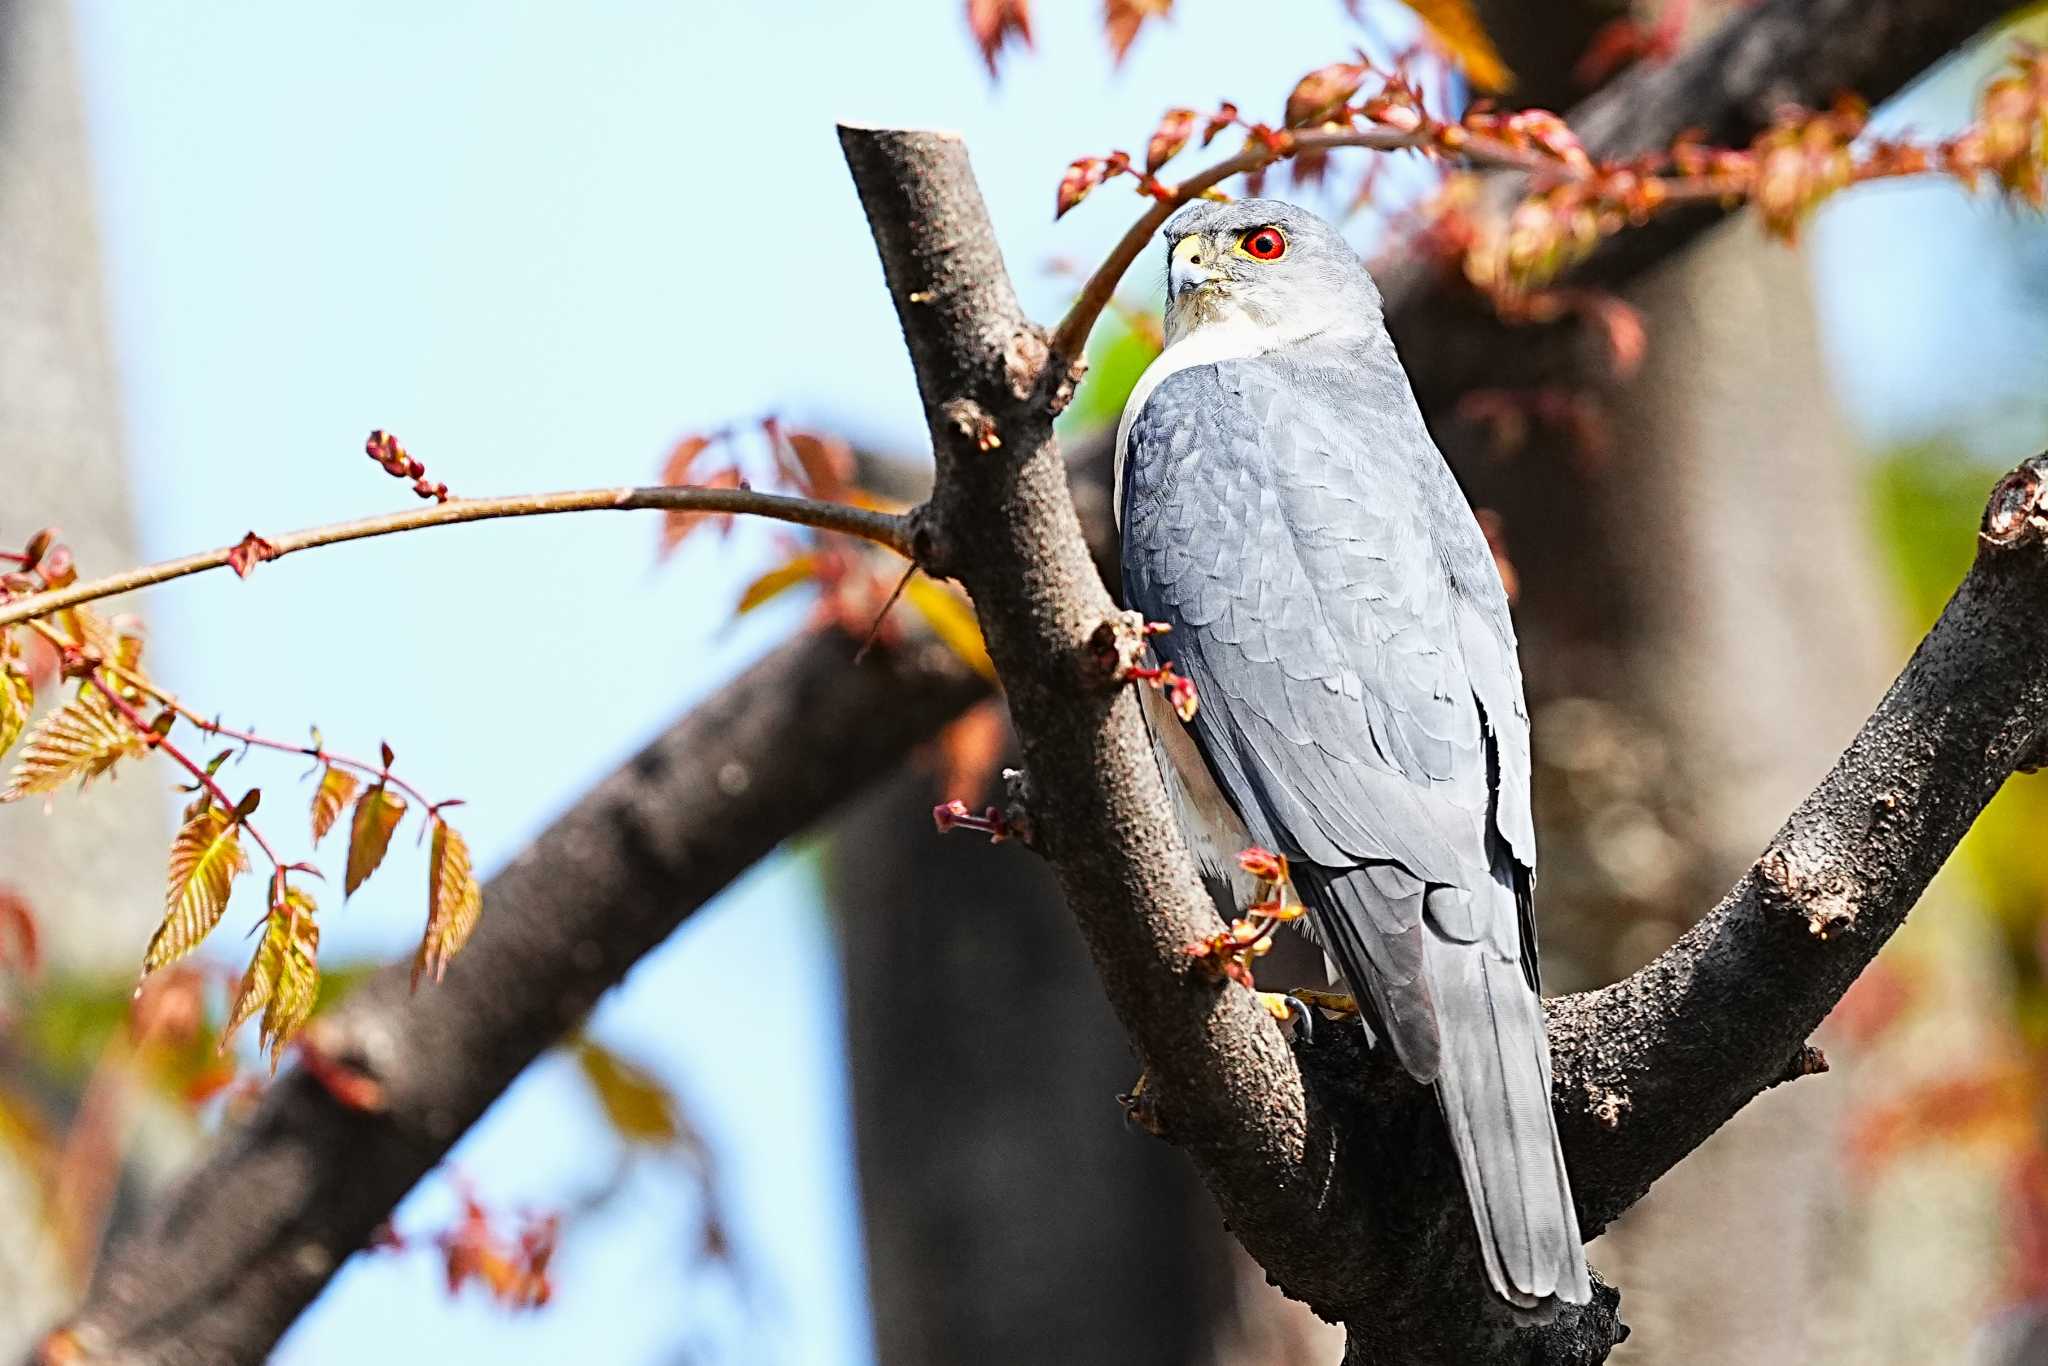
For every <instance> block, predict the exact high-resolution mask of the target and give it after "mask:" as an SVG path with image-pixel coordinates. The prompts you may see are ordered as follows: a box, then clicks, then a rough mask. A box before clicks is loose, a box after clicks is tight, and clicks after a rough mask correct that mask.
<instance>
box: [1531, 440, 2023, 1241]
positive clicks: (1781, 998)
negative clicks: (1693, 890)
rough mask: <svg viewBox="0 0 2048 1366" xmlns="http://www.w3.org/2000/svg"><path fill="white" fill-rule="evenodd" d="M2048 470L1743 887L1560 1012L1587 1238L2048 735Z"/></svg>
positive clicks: (1758, 1062) (1798, 1063)
mask: <svg viewBox="0 0 2048 1366" xmlns="http://www.w3.org/2000/svg"><path fill="white" fill-rule="evenodd" d="M2043 602H2048V456H2036V457H2034V458H2033V459H2032V460H2029V461H2027V462H2026V463H2025V464H2023V465H2021V466H2020V467H2019V468H2018V469H2017V470H2015V471H2013V472H2012V473H2011V474H2009V475H2007V476H2006V477H2005V479H2003V480H2002V481H2000V483H1999V484H1998V486H1997V487H1996V488H1995V489H1994V490H1993V491H1992V494H1991V498H1990V502H1989V505H1988V507H1987V508H1986V512H1985V519H1984V526H1983V531H1982V533H1981V534H1980V536H1979V540H1978V550H1977V559H1976V563H1975V565H1974V567H1972V569H1971V570H1970V573H1969V575H1968V576H1967V577H1966V578H1965V579H1964V580H1963V582H1962V584H1961V586H1960V587H1958V588H1957V589H1956V592H1955V595H1954V597H1952V598H1951V599H1950V600H1949V603H1948V606H1947V607H1946V609H1944V610H1943V612H1942V614H1941V618H1940V620H1938V621H1937V622H1936V623H1935V625H1934V628H1933V629H1932V630H1931V631H1930V632H1929V633H1928V635H1927V637H1926V639H1924V640H1923V641H1921V643H1920V646H1919V648H1918V649H1917V650H1916V651H1915V652H1914V654H1913V658H1912V660H1911V662H1909V663H1908V664H1907V665H1906V668H1905V671H1904V672H1903V673H1902V674H1900V675H1899V678H1898V681H1897V682H1895V683H1894V684H1892V687H1891V689H1890V691H1889V692H1887V693H1886V694H1885V697H1884V700H1883V701H1881V702H1880V703H1878V706H1877V709H1876V710H1875V711H1874V712H1873V713H1872V714H1871V716H1870V719H1869V720H1868V721H1866V722H1864V724H1863V728H1862V730H1861V731H1860V732H1858V734H1857V736H1856V738H1855V739H1854V740H1853V741H1852V742H1851V743H1850V745H1849V748H1848V749H1847V750H1845V751H1844V752H1843V754H1842V757H1841V758H1840V760H1838V761H1837V762H1836V764H1835V767H1834V769H1833V771H1832V772H1830V773H1829V774H1828V775H1827V777H1826V778H1824V779H1822V780H1821V783H1820V785H1819V786H1818V787H1816V788H1815V789H1814V790H1813V792H1812V793H1811V794H1810V795H1809V796H1808V797H1807V798H1806V800H1805V801H1804V802H1802V803H1800V806H1799V809H1798V810H1796V811H1795V812H1793V813H1792V815H1791V817H1790V818H1789V819H1788V820H1787V821H1786V822H1785V825H1784V827H1783V828H1782V829H1781V830H1780V831H1779V832H1778V834H1777V835H1776V836H1775V837H1774V838H1773V839H1772V840H1771V842H1770V845H1769V846H1768V847H1767V848H1766V849H1765V850H1764V853H1763V855H1762V856H1761V857H1760V858H1758V860H1757V861H1756V864H1755V866H1753V867H1752V868H1751V869H1750V870H1749V872H1748V873H1747V874H1745V875H1744V877H1743V878H1742V880H1741V881H1740V882H1738V883H1737V884H1736V885H1735V887H1734V888H1733V889H1732V890H1731V891H1730V892H1729V893H1728V895H1727V896H1726V897H1725V898H1723V900H1722V901H1721V903H1720V905H1718V906H1716V907H1715V908H1714V909H1713V911H1711V912H1710V913H1709V914H1708V915H1707V916H1706V917H1705V918H1704V919H1702V920H1701V921H1700V922H1699V923H1698V924H1696V925H1694V926H1693V927H1692V929H1690V930H1689V931H1687V932H1686V933H1685V935H1684V936H1682V937H1681V938H1680V939H1679V940H1678V942H1677V943H1676V944H1674V945H1672V946H1671V948H1669V949H1667V950H1666V951H1665V952H1664V953H1663V954H1662V955H1660V956H1659V957H1658V958H1657V959H1656V961H1654V962H1652V963H1651V964H1649V965H1648V966H1647V967H1645V968H1643V969H1642V970H1641V971H1639V972H1637V973H1636V974H1635V975H1634V976H1632V977H1629V978H1628V979H1627V980H1625V981H1622V982H1618V983H1616V984H1614V985H1613V986H1610V987H1606V988H1604V989H1602V990H1599V991H1595V992H1588V993H1586V994H1583V995H1580V996H1573V997H1570V998H1567V999H1565V1000H1562V1001H1559V1002H1556V1003H1554V1005H1553V1007H1552V1014H1551V1025H1550V1027H1551V1036H1552V1038H1553V1040H1554V1041H1555V1048H1556V1057H1557V1074H1556V1082H1557V1092H1556V1095H1557V1103H1558V1112H1559V1119H1560V1127H1561V1130H1562V1132H1563V1135H1564V1140H1565V1146H1566V1151H1567V1153H1568V1154H1569V1156H1570V1158H1571V1163H1572V1172H1573V1180H1574V1186H1575V1189H1576V1190H1577V1192H1578V1197H1579V1202H1580V1207H1581V1214H1582V1221H1583V1224H1584V1227H1585V1229H1586V1231H1587V1232H1588V1234H1592V1233H1595V1232H1597V1231H1599V1230H1600V1229H1602V1228H1604V1227H1605V1226H1606V1225H1607V1224H1608V1223H1609V1222H1611V1221H1612V1220H1613V1218H1614V1217H1615V1216H1616V1215H1618V1214H1619V1213H1621V1211H1623V1210H1625V1209H1627V1208H1628V1207H1629V1206H1630V1205H1631V1204H1633V1203H1634V1202H1635V1201H1636V1200H1638V1199H1640V1198H1641V1196H1642V1194H1643V1192H1644V1191H1646V1190H1648V1189H1649V1186H1650V1183H1651V1182H1652V1181H1654V1180H1656V1179H1657V1178H1658V1177H1659V1176H1661V1175H1663V1173H1664V1172H1666V1171H1668V1170H1669V1169H1670V1168H1671V1167H1672V1166H1673V1165H1674V1164H1676V1163H1677V1162H1678V1161H1679V1159H1681V1158H1682V1157H1684V1156H1685V1155H1686V1154H1687V1153H1688V1152H1690V1151H1692V1149H1694V1148H1695V1147H1697V1146H1699V1144H1700V1143H1701V1142H1703V1141H1705V1139H1706V1137H1707V1136H1708V1135H1709V1134H1711V1133H1713V1132H1714V1130H1716V1129H1718V1128H1719V1127H1720V1126H1721V1125H1722V1124H1723V1123H1725V1122H1726V1121H1727V1119H1728V1118H1729V1117H1730V1116H1731V1115H1733V1114H1734V1113H1735V1112H1736V1111H1737V1110H1739V1109H1741V1108H1742V1106H1744V1105H1746V1104H1748V1102H1749V1101H1750V1100H1751V1099H1752V1098H1753V1097H1755V1096H1756V1095H1757V1094H1759V1093H1760V1092H1762V1091H1763V1090H1765V1089H1766V1088H1768V1087H1770V1086H1772V1085H1775V1084H1776V1083H1777V1082H1779V1081H1781V1080H1784V1079H1786V1078H1787V1077H1788V1076H1797V1075H1801V1074H1802V1073H1803V1072H1804V1071H1805V1070H1807V1069H1808V1068H1809V1067H1810V1065H1811V1064H1810V1060H1808V1059H1805V1058H1803V1057H1802V1049H1803V1047H1804V1045H1805V1043H1806V1039H1807V1036H1808V1035H1809V1034H1811V1033H1812V1032H1813V1030H1814V1029H1816V1028H1817V1027H1818V1026H1819V1024H1820V1022H1821V1020H1822V1019H1823V1018H1824V1017H1825V1016H1826V1015H1827V1013H1828V1012H1829V1011H1830V1010H1831V1009H1833V1007H1834V1004H1835V1002H1836V1001H1837V1000H1839V999H1840V998H1841V996H1842V993H1843V992H1844V991H1846V990H1848V987H1849V984H1850V983H1851V982H1852V981H1854V980H1855V978H1856V975H1857V974H1858V973H1860V972H1861V971H1862V970H1863V968H1864V967H1865V966H1866V965H1867V964H1868V963H1869V962H1870V960H1871V959H1872V958H1873V957H1874V956H1875V955H1876V953H1877V951H1878V949H1880V948H1881V947H1883V945H1884V943H1885V941H1886V940H1887V939H1889V938H1890V937H1891V935H1892V933H1893V931H1895V930H1897V929H1898V927H1899V926H1900V925H1901V924H1903V923H1904V922H1905V919H1906V913H1907V912H1908V911H1910V910H1911V909H1912V907H1913V905H1914V903H1915V902H1916V901H1918V900H1919V897H1920V893H1921V892H1922V890H1924V889H1925V887H1926V886H1927V884H1928V882H1929V881H1930V880H1931V879H1932V878H1933V876H1934V874H1935V873H1936V872H1937V871H1939V870H1940V868H1941V865H1942V863H1943V862H1944V861H1945V860H1946V859H1947V858H1948V855H1949V853H1950V852H1951V851H1952V850H1953V849H1954V848H1955V846H1956V842H1957V841H1958V840H1960V839H1961V838H1962V836H1963V834H1964V832H1965V831H1967V830H1968V829H1969V828H1970V825H1971V823H1972V822H1974V821H1975V820H1976V818H1977V814H1978V813H1979V812H1980V811H1982V810H1983V808H1984V805H1985V804H1986V803H1987V802H1989V801H1990V800H1991V798H1992V797H1993V796H1994V795H1995V794H1996V793H1997V792H1998V789H1999V787H2000V786H2001V785H2002V784H2003V783H2004V782H2005V780H2006V779H2007V778H2008V777H2009V776H2011V774H2012V773H2013V772H2014V770H2015V769H2017V768H2018V767H2019V766H2020V765H2021V764H2022V763H2023V762H2025V761H2026V760H2027V759H2028V757H2029V755H2030V754H2031V753H2033V752H2035V751H2036V750H2037V747H2038V746H2039V745H2040V743H2041V740H2042V736H2043V734H2044V733H2048V613H2044V612H2043V611H2042V610H2041V604H2042V603H2043Z"/></svg>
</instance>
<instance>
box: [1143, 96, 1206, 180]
mask: <svg viewBox="0 0 2048 1366" xmlns="http://www.w3.org/2000/svg"><path fill="white" fill-rule="evenodd" d="M1201 118H1202V116H1201V115H1200V114H1197V113H1196V112H1195V111H1194V110H1192V109H1169V110H1167V111H1166V115H1165V117H1163V118H1161V119H1160V120H1159V126H1158V127H1157V128H1155V129H1154V130H1153V131H1152V137H1151V139H1150V140H1149V141H1147V142H1146V143H1145V174H1147V175H1154V174H1156V173H1157V172H1158V170H1159V168H1160V167H1161V166H1164V165H1165V164H1166V163H1167V162H1169V161H1171V160H1173V158H1174V157H1176V156H1178V155H1179V154H1180V150H1181V149H1182V148H1183V147H1186V146H1187V145H1188V139H1189V138H1191V137H1193V136H1194V135H1195V125H1196V124H1198V123H1200V122H1201Z"/></svg>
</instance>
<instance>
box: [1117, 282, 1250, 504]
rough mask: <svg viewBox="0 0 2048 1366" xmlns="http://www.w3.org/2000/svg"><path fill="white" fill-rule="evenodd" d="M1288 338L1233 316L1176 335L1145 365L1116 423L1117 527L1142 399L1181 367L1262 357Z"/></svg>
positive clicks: (1146, 397)
mask: <svg viewBox="0 0 2048 1366" xmlns="http://www.w3.org/2000/svg"><path fill="white" fill-rule="evenodd" d="M1287 340H1288V338H1287V337H1285V336H1284V335H1282V334H1281V333H1279V332H1278V331H1277V330H1275V329H1273V328H1270V327H1261V326H1259V325H1258V324H1256V323H1253V322H1251V321H1249V320H1248V319H1245V318H1243V317H1241V316H1239V317H1233V318H1230V319H1228V320H1227V321H1220V322H1212V323H1210V324H1209V325H1208V326H1206V327H1198V328H1196V329H1194V330H1193V331H1192V332H1188V333H1185V334H1183V335H1182V336H1180V337H1178V338H1175V339H1174V340H1173V341H1172V342H1170V343H1169V344H1168V345H1167V348H1166V349H1165V350H1164V351H1161V352H1160V353H1159V355H1158V357H1157V358H1156V359H1154V360H1153V362H1152V363H1151V364H1150V365H1148V366H1146V367H1145V373H1144V374H1142V375H1140V376H1138V383H1137V386H1136V387H1135V388H1133V389H1132V390H1131V396H1130V398H1129V399H1128V400H1127V401H1126V402H1125V403H1124V415H1123V417H1122V418H1121V419H1119V420H1118V422H1117V424H1116V446H1115V447H1114V454H1113V461H1112V467H1111V471H1110V485H1109V489H1110V504H1111V507H1112V509H1113V510H1114V511H1115V514H1116V524H1117V525H1118V526H1119V527H1121V526H1122V525H1123V523H1124V451H1125V449H1126V448H1127V446H1128V445H1129V443H1130V439H1131V424H1132V423H1133V422H1135V421H1137V420H1138V413H1139V412H1140V411H1141V410H1143V408H1144V407H1145V401H1146V400H1147V399H1149V398H1151V397H1152V394H1153V391H1154V390H1156V389H1158V387H1159V386H1160V385H1161V384H1164V383H1165V382H1166V380H1167V378H1168V377H1169V376H1171V375H1174V374H1177V373H1178V372H1180V371H1182V370H1187V369H1190V368H1192V367H1194V366H1197V365H1213V364H1215V363H1216V362H1217V361H1220V360H1244V359H1246V358H1248V357H1251V356H1263V355H1265V354H1266V353H1267V352H1268V351H1271V350H1272V349H1273V348H1275V347H1276V346H1280V345H1283V344H1284V343H1286V342H1287Z"/></svg>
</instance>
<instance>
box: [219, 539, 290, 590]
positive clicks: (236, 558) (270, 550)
mask: <svg viewBox="0 0 2048 1366" xmlns="http://www.w3.org/2000/svg"><path fill="white" fill-rule="evenodd" d="M278 553H279V552H278V549H277V547H276V546H274V545H272V544H271V543H270V542H268V541H266V540H264V539H263V538H262V537H261V536H258V535H257V534H256V533H255V532H253V531H251V532H248V533H246V534H245V535H244V536H243V537H242V539H241V540H239V541H237V542H235V548H234V549H233V550H230V551H229V552H228V568H230V569H232V570H234V571H235V573H236V574H238V575H240V576H241V577H242V578H245V579H246V578H248V577H249V574H250V571H252V570H253V569H255V568H256V566H257V565H259V564H261V563H263V562H264V561H265V560H274V559H276V558H277V556H278Z"/></svg>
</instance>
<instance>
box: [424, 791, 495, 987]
mask: <svg viewBox="0 0 2048 1366" xmlns="http://www.w3.org/2000/svg"><path fill="white" fill-rule="evenodd" d="M483 909H484V893H483V889H482V888H481V887H479V886H477V882H476V873H475V871H474V870H473V869H471V867H470V863H469V845H468V844H466V843H464V842H463V838H462V836H461V835H460V834H458V833H456V830H455V827H453V826H451V825H449V824H448V822H446V821H444V820H442V819H441V818H440V817H438V816H436V817H435V818H434V839H433V845H432V848H431V849H430V851H429V853H428V855H427V932H426V933H425V934H424V935H422V936H420V949H419V954H418V955H417V956H416V957H415V958H414V959H413V965H412V984H413V986H414V987H415V988H417V987H418V986H419V984H420V978H421V977H422V976H431V977H432V978H433V979H434V980H435V981H436V982H438V981H440V980H441V975H442V974H443V973H445V972H447V971H448V960H449V959H451V958H453V957H454V956H455V955H456V954H458V953H460V952H462V946H463V945H464V944H467V943H468V942H469V936H470V934H471V932H472V931H474V930H475V929H476V922H477V919H478V918H479V917H480V916H481V915H482V914H483Z"/></svg>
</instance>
